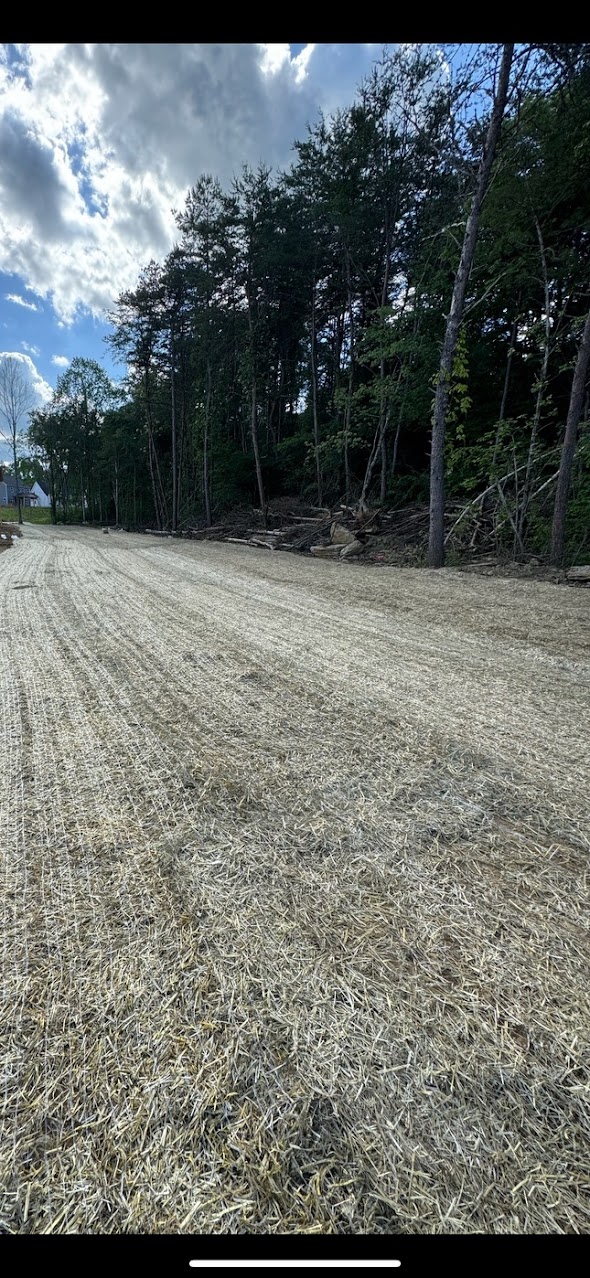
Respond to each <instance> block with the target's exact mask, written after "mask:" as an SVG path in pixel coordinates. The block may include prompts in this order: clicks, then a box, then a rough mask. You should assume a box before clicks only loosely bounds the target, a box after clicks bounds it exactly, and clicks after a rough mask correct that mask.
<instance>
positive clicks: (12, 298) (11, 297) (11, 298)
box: [4, 293, 39, 311]
mask: <svg viewBox="0 0 590 1278" xmlns="http://www.w3.org/2000/svg"><path fill="white" fill-rule="evenodd" d="M4 297H5V299H6V301H7V302H14V304H15V306H24V307H26V309H27V310H28V311H38V310H39V307H38V306H36V305H35V303H34V302H26V301H25V299H24V297H21V296H20V293H5V294H4Z"/></svg>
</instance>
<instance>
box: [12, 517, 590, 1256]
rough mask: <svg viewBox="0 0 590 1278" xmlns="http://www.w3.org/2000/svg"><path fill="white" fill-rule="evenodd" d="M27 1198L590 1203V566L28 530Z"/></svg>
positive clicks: (19, 1006)
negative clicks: (564, 579) (535, 572)
mask: <svg viewBox="0 0 590 1278" xmlns="http://www.w3.org/2000/svg"><path fill="white" fill-rule="evenodd" d="M0 600H1V607H2V623H1V624H2V644H1V645H0V690H1V697H0V705H1V707H2V726H1V731H2V734H3V740H2V754H1V758H2V765H3V766H2V783H1V790H0V797H1V804H0V808H1V812H0V847H1V854H2V855H1V859H2V868H3V875H4V883H3V898H2V908H3V914H4V917H3V926H2V945H3V966H2V1012H1V1016H2V1020H1V1068H2V1139H1V1141H0V1189H1V1201H0V1228H1V1229H2V1230H3V1231H5V1232H6V1231H8V1232H14V1233H24V1232H33V1233H42V1232H45V1233H51V1232H55V1233H69V1232H90V1233H93V1232H95V1233H119V1232H123V1231H127V1232H128V1231H132V1232H133V1231H138V1232H141V1233H149V1232H170V1233H177V1232H189V1233H190V1232H194V1233H199V1232H205V1233H209V1232H212V1233H229V1232H232V1233H235V1232H246V1233H251V1232H256V1233H269V1232H270V1233H274V1232H282V1233H298V1232H312V1233H313V1232H315V1233H325V1232H335V1233H364V1232H389V1233H398V1232H400V1233H432V1232H441V1233H445V1232H449V1233H454V1232H458V1233H460V1232H467V1233H469V1232H481V1231H484V1232H492V1233H496V1232H508V1233H520V1232H566V1233H569V1232H580V1233H587V1232H588V1229H589V1228H590V1177H589V1173H588V1167H589V1158H590V1106H589V1103H588V1102H589V1093H590V1071H589V1061H590V1057H589V1038H590V950H589V944H588V941H589V936H588V923H589V917H590V910H589V898H588V877H587V876H588V852H589V848H590V843H589V833H590V821H589V819H588V818H589V801H588V800H589V795H590V761H589V754H590V750H589V736H590V591H588V590H586V589H577V590H576V589H568V588H566V587H557V586H552V585H549V584H538V583H533V582H526V583H521V582H514V581H511V580H503V579H494V580H491V579H482V578H473V577H466V576H462V575H460V574H458V573H456V572H453V571H451V570H444V571H442V572H439V573H436V572H428V571H419V570H412V569H396V568H373V569H367V568H363V567H362V566H361V565H353V564H346V563H333V562H332V563H331V562H325V561H314V560H312V559H311V558H302V557H296V556H292V555H289V554H281V553H274V554H273V553H271V552H267V551H265V550H259V551H258V550H252V549H249V548H243V547H239V546H230V545H220V544H204V543H198V544H195V543H193V544H190V543H186V542H181V541H176V540H156V539H153V538H149V537H140V536H132V535H126V534H124V533H116V534H113V533H110V534H109V536H108V537H106V536H104V535H103V534H101V532H100V530H98V531H92V530H84V529H70V528H67V529H52V528H33V527H25V530H24V536H23V538H22V539H21V540H20V541H19V543H18V544H16V545H15V547H14V548H13V549H12V550H10V552H9V553H7V554H4V555H2V557H1V560H0Z"/></svg>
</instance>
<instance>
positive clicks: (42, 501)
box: [31, 480, 51, 506]
mask: <svg viewBox="0 0 590 1278" xmlns="http://www.w3.org/2000/svg"><path fill="white" fill-rule="evenodd" d="M31 492H32V493H34V494H35V496H36V498H37V505H38V506H50V505H51V498H50V497H48V496H47V493H46V492H45V490H44V489H43V488H42V487H41V485H40V484H39V483H37V480H35V483H34V484H33V487H32V488H31Z"/></svg>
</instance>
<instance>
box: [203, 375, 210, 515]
mask: <svg viewBox="0 0 590 1278" xmlns="http://www.w3.org/2000/svg"><path fill="white" fill-rule="evenodd" d="M210 412H211V363H210V361H209V360H207V394H206V396H205V430H204V433H203V501H204V503H205V523H206V525H207V527H208V528H210V527H211V499H210V496H209V415H210Z"/></svg>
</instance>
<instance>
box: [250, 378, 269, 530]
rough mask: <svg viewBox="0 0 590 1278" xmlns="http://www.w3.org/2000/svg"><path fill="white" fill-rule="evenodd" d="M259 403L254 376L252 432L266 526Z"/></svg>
mask: <svg viewBox="0 0 590 1278" xmlns="http://www.w3.org/2000/svg"><path fill="white" fill-rule="evenodd" d="M257 416H258V412H257V403H256V378H255V377H254V376H253V377H252V412H251V417H250V430H251V432H252V447H253V449H254V461H255V463H256V479H257V481H258V496H259V498H260V509H261V511H262V521H263V524H264V527H265V528H266V501H265V497H264V484H263V482H262V466H261V464H260V448H259V446H258V423H257V420H256V419H257Z"/></svg>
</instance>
